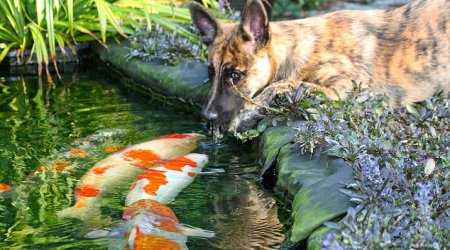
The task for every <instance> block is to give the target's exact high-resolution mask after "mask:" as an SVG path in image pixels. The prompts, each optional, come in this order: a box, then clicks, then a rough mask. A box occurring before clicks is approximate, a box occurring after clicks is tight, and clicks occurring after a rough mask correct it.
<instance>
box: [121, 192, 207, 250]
mask: <svg viewBox="0 0 450 250" xmlns="http://www.w3.org/2000/svg"><path fill="white" fill-rule="evenodd" d="M123 218H124V219H125V220H127V223H128V225H129V227H128V229H129V233H128V240H127V245H126V246H125V249H131V250H140V249H187V246H186V242H187V236H197V237H203V238H211V237H214V232H211V231H207V230H203V229H200V228H194V227H190V226H186V225H182V224H180V222H179V221H178V219H177V217H176V215H175V214H174V212H173V211H172V210H171V209H170V208H169V207H167V206H166V205H164V204H163V203H161V202H158V201H155V200H151V199H143V200H139V201H137V202H135V203H133V204H132V205H130V206H129V207H127V208H126V209H125V210H124V212H123Z"/></svg>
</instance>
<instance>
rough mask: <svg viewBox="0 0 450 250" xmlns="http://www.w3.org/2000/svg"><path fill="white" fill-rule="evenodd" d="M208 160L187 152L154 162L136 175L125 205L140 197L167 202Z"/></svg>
mask: <svg viewBox="0 0 450 250" xmlns="http://www.w3.org/2000/svg"><path fill="white" fill-rule="evenodd" d="M207 162H208V156H207V155H204V154H188V155H186V156H180V157H177V158H174V159H170V160H167V161H164V162H161V163H158V164H156V165H155V166H154V167H152V168H150V169H148V170H146V171H145V172H143V173H141V174H139V175H137V177H136V178H135V181H134V183H133V184H132V187H131V190H130V192H129V193H128V195H127V199H126V202H125V205H127V206H128V205H130V204H132V203H134V202H136V201H138V200H141V199H152V200H156V201H159V202H161V203H168V202H170V201H172V200H173V199H175V197H176V196H177V195H178V193H179V192H180V191H181V190H183V189H184V188H185V187H187V186H188V185H189V184H191V183H192V181H193V180H194V178H195V176H197V174H198V173H199V172H201V171H202V169H203V167H204V166H205V165H206V163H207Z"/></svg>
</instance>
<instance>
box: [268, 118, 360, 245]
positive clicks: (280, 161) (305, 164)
mask: <svg viewBox="0 0 450 250" xmlns="http://www.w3.org/2000/svg"><path fill="white" fill-rule="evenodd" d="M293 127H295V126H293ZM294 137H295V129H293V128H292V127H287V126H277V127H271V128H268V129H267V130H266V131H265V132H264V134H263V136H262V139H261V148H262V154H263V155H262V163H263V164H264V166H265V168H266V167H267V166H269V165H273V164H274V163H276V164H275V165H276V169H277V172H278V176H277V182H276V189H277V190H279V191H281V192H285V191H287V192H288V193H289V194H290V195H291V196H292V197H294V199H293V205H292V215H291V216H292V219H293V221H292V228H291V233H290V239H289V240H290V241H292V242H299V241H301V240H304V239H307V238H308V237H309V236H310V235H311V233H312V232H313V231H314V230H316V229H317V228H319V227H321V226H322V225H323V223H324V222H327V221H330V220H333V219H335V218H337V217H339V216H341V215H343V214H344V213H345V212H346V211H347V209H348V208H349V207H351V206H353V205H354V204H353V203H352V202H350V200H349V197H348V196H347V195H346V194H344V193H343V192H342V191H341V190H342V189H343V188H344V185H345V183H348V182H352V181H353V169H352V168H351V167H350V166H349V165H348V164H347V163H346V162H345V161H344V160H343V159H340V158H336V157H333V156H329V155H327V153H326V148H325V147H317V148H316V149H315V150H314V152H313V153H312V154H310V153H302V151H301V149H300V148H298V146H297V144H293V143H292V142H293V141H294Z"/></svg>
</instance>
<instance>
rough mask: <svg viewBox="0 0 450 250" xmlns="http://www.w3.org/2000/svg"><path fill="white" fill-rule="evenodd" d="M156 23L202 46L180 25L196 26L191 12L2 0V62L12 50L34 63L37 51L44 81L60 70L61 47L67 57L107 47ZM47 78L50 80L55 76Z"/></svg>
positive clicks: (123, 1)
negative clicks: (71, 50)
mask: <svg viewBox="0 0 450 250" xmlns="http://www.w3.org/2000/svg"><path fill="white" fill-rule="evenodd" d="M144 22H146V23H147V25H151V23H152V22H155V23H158V24H159V25H160V26H162V27H164V28H165V29H168V30H176V31H177V32H178V33H179V34H181V35H183V36H185V37H187V38H190V39H193V40H196V39H197V38H196V36H195V35H194V34H193V33H191V32H190V31H188V30H186V29H185V28H183V26H181V25H180V24H186V23H189V22H190V15H189V11H188V9H187V8H179V7H175V6H174V5H173V4H169V5H165V4H161V3H159V1H151V0H134V1H133V0H86V1H73V0H23V1H18V0H2V1H0V49H1V52H0V62H1V61H2V60H3V59H4V58H5V56H6V55H7V53H8V52H9V51H11V50H16V51H17V57H18V60H20V61H22V62H26V61H27V60H29V58H26V57H25V56H24V54H23V53H24V51H25V50H26V49H29V48H31V50H32V52H33V54H34V55H35V56H36V60H37V63H38V73H39V75H42V69H43V67H42V66H43V65H44V66H45V69H46V70H47V73H48V63H49V62H50V61H52V62H53V63H54V65H55V67H56V47H59V48H60V49H61V51H62V52H63V53H64V51H65V49H67V47H70V46H71V45H72V44H76V43H79V42H86V41H92V40H96V41H98V42H100V43H102V44H105V42H106V38H107V37H111V36H112V37H116V36H124V37H126V36H127V35H130V34H132V33H133V32H134V30H135V28H136V27H138V26H140V25H141V24H142V23H144ZM47 76H48V77H49V80H51V79H50V76H49V74H47Z"/></svg>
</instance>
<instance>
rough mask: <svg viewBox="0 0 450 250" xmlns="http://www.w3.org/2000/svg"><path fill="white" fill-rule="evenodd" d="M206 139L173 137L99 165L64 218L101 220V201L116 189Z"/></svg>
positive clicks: (78, 190)
mask: <svg viewBox="0 0 450 250" xmlns="http://www.w3.org/2000/svg"><path fill="white" fill-rule="evenodd" d="M204 138H205V136H203V135H200V134H195V133H188V134H170V135H165V136H161V137H159V138H156V139H154V140H151V141H148V142H143V143H140V144H137V145H134V146H130V147H127V148H125V149H124V150H122V151H120V152H117V153H115V154H112V155H110V156H108V157H107V158H105V159H103V160H101V161H99V162H98V163H96V164H95V165H94V167H93V168H92V169H90V170H89V172H87V173H86V174H85V175H84V176H83V177H82V178H81V180H80V182H79V183H78V185H77V187H76V188H75V197H76V202H75V205H74V206H73V207H70V208H66V209H64V210H62V211H60V212H59V214H58V215H59V216H60V217H72V218H78V219H80V220H83V221H86V220H88V219H91V218H93V217H99V216H100V207H101V197H103V196H105V195H107V194H109V193H111V191H113V190H114V189H115V188H117V187H120V186H123V185H127V184H128V183H129V182H131V181H132V180H133V178H134V177H135V176H136V175H138V174H139V173H141V172H143V171H144V170H145V169H147V168H149V167H152V166H153V165H154V164H155V163H158V162H161V161H164V160H167V159H172V158H174V157H178V156H180V155H184V154H187V153H189V152H191V151H192V150H194V149H195V148H196V147H197V145H198V141H199V140H202V139H204Z"/></svg>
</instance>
